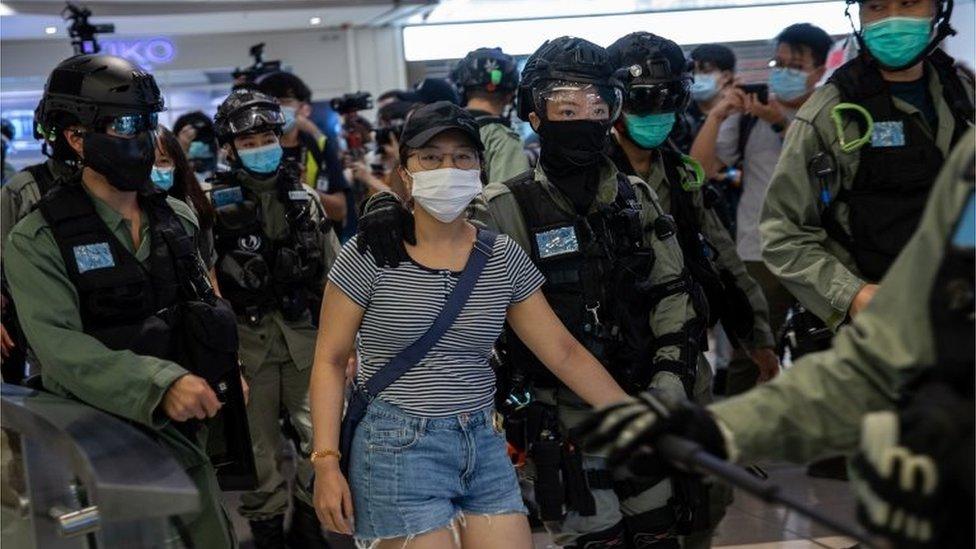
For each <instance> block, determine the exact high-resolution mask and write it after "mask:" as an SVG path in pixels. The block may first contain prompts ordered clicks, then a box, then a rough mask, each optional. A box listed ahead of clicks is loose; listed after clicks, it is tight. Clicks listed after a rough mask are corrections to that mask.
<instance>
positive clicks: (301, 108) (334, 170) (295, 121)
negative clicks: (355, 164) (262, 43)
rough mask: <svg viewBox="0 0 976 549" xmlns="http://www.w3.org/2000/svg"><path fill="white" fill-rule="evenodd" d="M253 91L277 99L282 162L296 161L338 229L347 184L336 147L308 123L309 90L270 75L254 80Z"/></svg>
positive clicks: (286, 76) (281, 75) (290, 76)
mask: <svg viewBox="0 0 976 549" xmlns="http://www.w3.org/2000/svg"><path fill="white" fill-rule="evenodd" d="M256 84H257V89H258V90H260V91H261V92H262V93H265V94H267V95H270V96H271V97H274V98H275V99H277V100H278V103H279V104H280V105H281V112H282V114H284V115H285V126H284V128H282V134H281V149H282V151H283V153H284V156H283V157H282V159H283V160H284V161H290V160H291V161H297V162H298V163H299V164H300V165H301V166H302V168H303V169H304V172H305V177H304V180H305V183H306V184H307V185H308V186H309V187H312V188H313V189H315V190H316V191H318V194H319V198H321V199H322V205H323V206H324V207H325V213H326V214H327V215H328V216H329V219H330V220H332V222H333V223H335V224H336V226H337V227H342V223H343V221H345V219H346V211H347V205H346V201H347V198H346V193H348V192H349V183H348V182H346V177H345V176H344V175H343V173H342V162H341V160H340V159H339V147H338V145H337V144H336V143H335V141H334V140H331V139H329V138H328V137H327V136H326V135H325V134H323V133H322V132H321V131H320V130H319V129H318V128H317V127H316V126H315V124H313V123H312V121H311V120H309V116H310V115H311V114H312V105H311V103H310V102H311V101H312V90H310V89H309V88H308V86H306V85H305V82H303V81H302V79H301V78H299V77H297V76H295V75H294V74H291V73H288V72H272V73H270V74H266V75H264V76H261V77H260V78H258V79H257V82H256Z"/></svg>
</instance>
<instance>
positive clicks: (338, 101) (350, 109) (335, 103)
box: [329, 91, 373, 114]
mask: <svg viewBox="0 0 976 549" xmlns="http://www.w3.org/2000/svg"><path fill="white" fill-rule="evenodd" d="M329 106H330V107H332V110H334V111H335V112H337V113H339V114H349V113H354V112H356V111H366V110H369V109H372V108H373V96H372V95H370V93H369V92H364V91H360V92H354V93H347V94H345V95H343V96H342V97H336V98H333V99H332V100H330V101H329Z"/></svg>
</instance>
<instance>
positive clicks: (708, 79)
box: [691, 73, 718, 101]
mask: <svg viewBox="0 0 976 549" xmlns="http://www.w3.org/2000/svg"><path fill="white" fill-rule="evenodd" d="M717 93H718V75H717V74H715V73H701V74H696V75H695V81H694V82H693V83H692V84H691V98H692V99H694V100H695V101H711V100H712V98H713V97H715V94H717Z"/></svg>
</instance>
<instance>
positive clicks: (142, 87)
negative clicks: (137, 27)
mask: <svg viewBox="0 0 976 549" xmlns="http://www.w3.org/2000/svg"><path fill="white" fill-rule="evenodd" d="M162 110H164V104H163V96H162V94H160V92H159V87H158V86H157V85H156V80H155V79H154V78H153V76H152V75H151V74H149V73H147V72H145V71H143V70H142V69H140V68H139V67H137V66H135V65H133V64H132V63H130V62H129V61H126V60H125V59H122V58H121V57H115V56H113V55H102V54H95V55H76V56H74V57H70V58H68V59H65V60H64V61H62V62H61V63H60V64H59V65H58V66H57V67H55V68H54V70H53V71H51V75H50V76H49V77H48V79H47V83H46V84H45V85H44V95H43V96H42V97H41V101H40V102H39V103H38V104H37V109H35V110H34V137H35V138H37V139H44V140H45V141H48V142H53V143H54V156H55V158H60V159H62V160H70V159H73V158H75V154H74V152H73V151H71V149H70V147H67V144H66V143H63V141H64V140H63V139H61V134H62V130H64V129H65V128H67V127H69V126H73V125H80V126H84V127H85V128H89V129H93V130H95V131H102V130H104V129H105V128H107V127H108V126H109V125H114V126H115V129H116V131H118V132H119V133H123V134H131V133H134V132H138V131H144V130H152V129H155V127H156V113H158V112H160V111H162Z"/></svg>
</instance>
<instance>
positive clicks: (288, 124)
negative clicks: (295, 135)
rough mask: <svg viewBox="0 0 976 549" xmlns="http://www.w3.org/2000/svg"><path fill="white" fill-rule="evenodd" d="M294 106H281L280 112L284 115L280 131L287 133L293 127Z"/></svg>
mask: <svg viewBox="0 0 976 549" xmlns="http://www.w3.org/2000/svg"><path fill="white" fill-rule="evenodd" d="M296 112H297V111H296V110H295V107H281V114H282V115H284V117H285V125H284V126H282V127H281V132H282V133H288V132H290V131H291V130H292V128H294V127H295V113H296Z"/></svg>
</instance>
